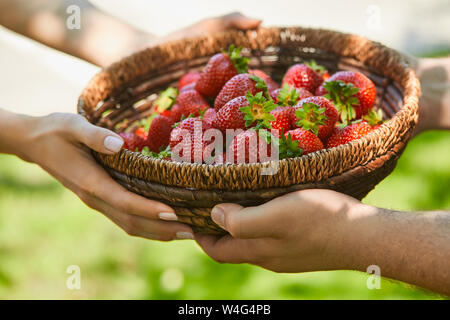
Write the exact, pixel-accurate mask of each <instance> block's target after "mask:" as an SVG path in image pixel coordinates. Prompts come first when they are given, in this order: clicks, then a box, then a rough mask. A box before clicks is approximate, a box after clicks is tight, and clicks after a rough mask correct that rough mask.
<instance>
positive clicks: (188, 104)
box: [177, 90, 209, 117]
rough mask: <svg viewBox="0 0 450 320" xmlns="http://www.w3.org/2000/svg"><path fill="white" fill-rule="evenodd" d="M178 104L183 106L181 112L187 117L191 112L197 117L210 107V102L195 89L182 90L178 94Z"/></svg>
mask: <svg viewBox="0 0 450 320" xmlns="http://www.w3.org/2000/svg"><path fill="white" fill-rule="evenodd" d="M177 104H178V105H179V106H180V107H181V110H182V112H181V114H182V115H184V116H185V117H187V116H189V115H190V114H192V115H194V116H195V117H197V116H199V115H200V112H201V111H203V110H206V109H208V108H209V104H208V102H206V100H205V98H203V97H202V95H201V94H200V93H198V92H197V91H195V90H188V91H184V92H181V93H180V94H179V95H178V98H177Z"/></svg>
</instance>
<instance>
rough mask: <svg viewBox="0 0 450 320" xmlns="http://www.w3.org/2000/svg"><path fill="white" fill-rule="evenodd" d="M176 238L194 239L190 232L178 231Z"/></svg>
mask: <svg viewBox="0 0 450 320" xmlns="http://www.w3.org/2000/svg"><path fill="white" fill-rule="evenodd" d="M177 239H194V235H193V234H192V233H191V232H185V231H179V232H177Z"/></svg>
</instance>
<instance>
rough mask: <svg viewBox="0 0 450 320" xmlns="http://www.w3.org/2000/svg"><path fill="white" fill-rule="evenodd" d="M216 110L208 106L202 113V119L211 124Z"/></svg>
mask: <svg viewBox="0 0 450 320" xmlns="http://www.w3.org/2000/svg"><path fill="white" fill-rule="evenodd" d="M216 115H217V112H216V110H215V109H214V108H209V109H208V110H206V111H205V114H204V115H203V121H205V122H206V123H207V124H208V125H209V126H211V127H212V126H213V122H214V119H216Z"/></svg>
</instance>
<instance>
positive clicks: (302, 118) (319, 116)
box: [295, 102, 328, 135]
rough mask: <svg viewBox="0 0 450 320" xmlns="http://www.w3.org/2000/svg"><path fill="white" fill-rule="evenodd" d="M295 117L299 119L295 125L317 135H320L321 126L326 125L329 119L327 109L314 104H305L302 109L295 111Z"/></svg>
mask: <svg viewBox="0 0 450 320" xmlns="http://www.w3.org/2000/svg"><path fill="white" fill-rule="evenodd" d="M295 116H296V117H297V119H298V121H297V122H296V123H295V124H296V125H297V126H298V127H299V128H303V129H305V130H309V131H311V132H312V133H314V134H315V135H317V134H318V133H319V126H320V125H325V120H327V119H328V117H327V116H326V115H325V108H321V107H320V106H319V105H317V104H315V103H312V102H307V103H304V104H303V105H302V107H301V108H298V109H297V110H295Z"/></svg>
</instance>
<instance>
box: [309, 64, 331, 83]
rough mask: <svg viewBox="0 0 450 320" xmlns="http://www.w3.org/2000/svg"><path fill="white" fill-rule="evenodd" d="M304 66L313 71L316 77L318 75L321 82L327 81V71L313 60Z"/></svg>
mask: <svg viewBox="0 0 450 320" xmlns="http://www.w3.org/2000/svg"><path fill="white" fill-rule="evenodd" d="M306 65H307V66H309V67H310V68H311V69H313V70H314V71H315V72H316V73H317V74H318V75H320V76H321V77H322V79H323V80H327V79H328V78H330V74H329V73H328V70H327V69H325V67H324V66H322V65H320V64H317V63H316V61H315V60H311V61H309V62H307V63H306Z"/></svg>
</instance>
